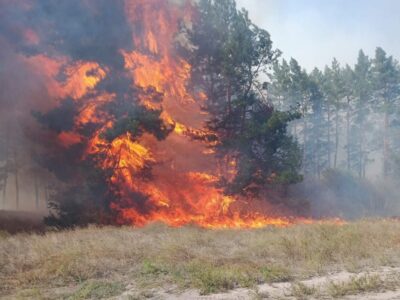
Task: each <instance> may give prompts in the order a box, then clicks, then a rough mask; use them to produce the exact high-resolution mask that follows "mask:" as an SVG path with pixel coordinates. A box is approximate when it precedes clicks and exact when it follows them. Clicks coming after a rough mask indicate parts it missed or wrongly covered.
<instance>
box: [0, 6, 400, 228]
mask: <svg viewBox="0 0 400 300" xmlns="http://www.w3.org/2000/svg"><path fill="white" fill-rule="evenodd" d="M183 3H184V4H176V5H175V4H174V5H172V4H168V3H167V4H166V3H161V2H160V1H152V2H151V3H148V4H144V3H142V2H138V3H137V4H130V6H129V7H128V8H127V5H125V7H124V4H123V1H117V2H116V4H115V5H112V6H110V4H109V3H107V2H105V1H100V2H98V3H90V4H88V3H81V2H80V1H71V2H68V3H64V4H62V5H58V4H55V3H54V2H53V1H47V0H46V1H40V2H38V1H36V2H34V5H32V7H31V8H30V9H29V10H26V8H24V7H23V6H19V5H18V4H13V5H10V4H8V3H3V4H1V8H2V11H5V12H15V11H20V16H19V17H20V20H19V21H20V22H21V24H23V26H24V27H25V28H27V29H26V30H23V31H21V32H20V33H19V35H18V37H17V38H16V37H15V34H14V31H13V30H12V28H13V26H12V25H13V22H14V21H15V20H14V19H13V18H12V16H13V14H8V15H7V14H5V15H4V18H2V20H1V21H0V28H1V34H2V43H3V44H4V45H5V47H4V49H6V50H4V51H2V52H3V54H2V56H1V59H2V61H3V62H4V63H3V64H4V66H5V68H4V69H5V70H6V72H4V73H2V82H3V83H5V84H4V86H3V87H2V89H1V94H0V99H1V107H0V110H1V116H2V125H1V133H0V139H1V143H0V146H1V149H0V161H1V164H0V190H1V191H2V202H1V203H2V207H3V208H4V209H19V208H20V202H21V197H22V196H21V194H24V196H23V198H26V199H25V200H24V202H30V203H34V207H36V209H38V208H39V207H41V209H45V207H47V208H48V209H50V212H51V216H50V218H48V222H49V224H53V225H57V226H70V225H79V224H80V225H84V224H87V223H107V224H108V223H119V224H127V223H129V224H130V223H133V224H146V223H147V222H149V221H154V220H161V221H164V222H166V223H169V224H174V225H182V224H186V223H187V222H190V220H193V219H195V220H197V221H195V222H197V223H199V224H201V225H210V226H219V225H221V224H225V225H226V224H227V222H228V223H229V224H230V225H232V226H236V225H237V224H239V223H240V222H242V221H243V219H246V218H248V219H250V220H252V221H249V222H250V223H248V224H247V223H246V222H247V221H245V222H244V223H245V224H247V225H248V226H250V227H251V226H252V225H251V224H259V221H260V222H261V223H263V222H264V223H266V222H267V219H265V218H264V219H262V220H259V219H258V218H259V217H258V216H257V217H256V216H255V215H254V216H252V215H250V217H249V215H248V214H247V212H246V214H245V215H246V217H243V214H242V213H241V210H242V207H239V208H233V207H234V206H232V205H231V203H239V202H240V201H236V200H237V199H256V200H255V201H258V200H260V201H261V202H262V203H268V205H272V207H279V209H277V210H281V207H284V209H283V213H282V211H281V212H280V213H279V214H280V215H282V214H283V215H288V214H289V215H299V216H301V217H303V216H305V217H309V216H311V217H312V216H314V215H313V214H315V216H319V217H321V216H331V217H333V216H337V215H339V216H342V217H351V216H354V215H357V216H363V215H372V214H377V213H378V214H386V213H389V212H390V213H396V210H395V209H397V206H396V207H394V206H393V205H395V204H393V203H387V201H388V200H387V199H388V198H390V197H391V196H392V195H393V194H395V193H396V189H395V187H396V182H397V180H398V177H399V176H400V156H399V149H400V143H399V142H398V138H397V137H398V134H399V133H400V127H399V125H400V123H399V121H400V119H399V117H400V110H399V108H400V106H399V103H400V102H399V100H400V66H399V64H398V62H397V60H396V59H395V58H393V57H392V56H390V54H387V53H386V52H385V51H384V50H383V49H382V48H380V47H377V48H376V51H375V54H374V55H373V56H371V57H369V56H367V55H366V54H365V53H364V52H363V50H360V51H359V53H358V58H357V62H356V64H355V65H353V66H350V65H341V64H340V63H339V62H338V61H337V60H336V59H333V60H332V63H330V64H329V65H327V66H326V67H325V69H324V70H319V69H318V68H315V69H314V70H312V71H309V70H305V69H304V68H303V67H302V66H301V65H300V64H299V63H298V62H297V61H296V60H295V59H294V58H292V59H291V60H290V61H287V60H285V59H284V58H282V52H281V51H280V50H279V49H277V48H275V45H273V42H272V39H271V36H270V34H269V33H268V32H267V31H266V30H264V29H262V28H260V27H258V26H257V25H255V24H254V23H253V22H252V21H251V20H250V18H249V16H248V13H247V11H245V10H244V9H243V10H239V9H238V8H237V7H236V3H235V1H233V0H221V1H210V0H202V1H199V2H190V1H184V2H183ZM94 10H98V11H99V14H100V15H98V14H94V13H93V11H94ZM124 10H126V11H128V13H124ZM153 10H154V11H158V12H160V14H159V16H155V15H153V14H152V11H153ZM157 17H158V18H159V20H158V21H157V22H155V23H154V25H151V24H150V25H149V23H148V22H147V19H151V18H157ZM99 18H101V19H102V20H104V22H103V23H101V24H102V25H100V26H98V19H99ZM65 22H67V23H68V24H74V25H73V26H74V28H75V29H74V30H73V31H70V30H69V29H68V27H66V26H65ZM163 22H164V23H167V24H168V25H169V28H168V26H161V27H160V26H158V25H160V24H163ZM46 24H52V26H51V27H48V26H46ZM107 24H113V26H114V27H115V28H117V30H116V31H114V30H110V29H109V28H108V27H107ZM142 24H145V25H142ZM157 26H158V27H157ZM116 32H117V33H116ZM210 36H212V37H213V38H212V39H210ZM7 61H15V62H16V63H17V65H18V66H19V68H17V69H15V68H14V67H13V64H11V63H6V62H7ZM51 68H54V69H55V71H52V73H51V72H49V71H48V70H50V69H51ZM23 74H24V75H23ZM26 74H36V75H37V74H39V76H36V77H37V78H35V79H29V77H30V76H29V75H26ZM3 79H4V80H3ZM21 80H26V82H27V83H26V84H25V86H24V87H22V88H20V87H17V86H16V83H15V82H16V81H21ZM19 89H20V90H21V91H19V92H16V91H18V90H19ZM32 95H33V96H32ZM178 100H179V101H178ZM174 101H175V102H176V103H175V102H174ZM177 103H178V104H177ZM188 103H189V104H188ZM155 144H157V145H158V146H157V147H156V148H154V146H152V145H155ZM182 147H183V148H182ZM161 149H163V151H164V152H162V153H163V154H160V153H161ZM187 151H192V154H191V158H190V160H191V162H190V163H188V162H187V161H184V159H185V155H186V154H185V153H186V152H187ZM165 153H167V154H165ZM205 153H208V155H210V156H205ZM162 155H166V157H162V158H161V156H162ZM167 161H173V163H169V162H168V163H167ZM216 165H218V168H216V167H215V166H216ZM171 174H174V176H175V181H174V182H171V180H170V175H171ZM382 183H384V184H383V185H382ZM389 185H390V188H388V186H389ZM186 186H188V187H190V188H189V189H188V190H185V189H184V188H183V187H186ZM179 189H182V191H181V192H179V193H178V194H179V195H177V192H176V190H179ZM382 189H384V190H385V191H386V194H385V195H384V194H382ZM206 190H207V192H205V191H206ZM201 194H204V195H205V196H204V198H202V197H200V198H199V195H201ZM328 194H329V195H328ZM327 195H328V196H327ZM214 197H216V198H217V199H219V200H218V201H217V202H218V204H215V203H214V202H213V201H211V200H210V199H211V198H214ZM328 198H329V199H328ZM383 198H384V199H383ZM251 201H252V200H251ZM194 202H196V204H195V205H194V204H193V203H194ZM211 203H213V204H211ZM226 203H229V204H226ZM321 203H322V204H321ZM226 205H228V207H229V209H228V210H229V212H228V213H226ZM28 206H29V205H28ZM188 206H189V207H190V209H188ZM29 207H32V205H30V206H29ZM167 207H168V208H167ZM231 207H232V210H231ZM270 208H271V207H268V208H267V209H270ZM316 208H317V209H316ZM182 210H183V211H184V213H183V214H182V215H181V216H180V218H176V216H175V214H176V213H177V212H178V211H182ZM235 210H238V211H239V215H241V217H239V219H238V220H236V219H235V220H234V221H232V222H233V223H232V224H231V223H230V221H228V220H231V219H232V218H234V217H232V216H234V215H235V216H236V215H237V214H235ZM263 210H265V207H263ZM272 211H275V208H273V209H272ZM263 213H265V212H263ZM221 214H222V216H221ZM268 214H269V213H268ZM272 215H273V213H272ZM172 216H174V217H172ZM235 218H236V217H235ZM178 219H179V221H177V220H178ZM173 220H174V221H173ZM239 220H240V222H239ZM237 222H239V223H237ZM240 224H241V223H240ZM247 225H246V226H247ZM239 226H241V225H239Z"/></svg>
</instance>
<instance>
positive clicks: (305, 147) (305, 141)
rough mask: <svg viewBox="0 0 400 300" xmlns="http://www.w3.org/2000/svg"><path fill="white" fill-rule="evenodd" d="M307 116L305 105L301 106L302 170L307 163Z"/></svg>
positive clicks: (304, 169)
mask: <svg viewBox="0 0 400 300" xmlns="http://www.w3.org/2000/svg"><path fill="white" fill-rule="evenodd" d="M307 131H308V128H307V117H306V107H305V105H304V108H303V171H304V172H305V171H306V164H307V149H308V148H307V134H308V132H307Z"/></svg>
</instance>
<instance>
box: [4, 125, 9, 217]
mask: <svg viewBox="0 0 400 300" xmlns="http://www.w3.org/2000/svg"><path fill="white" fill-rule="evenodd" d="M5 122H6V126H4V128H6V138H5V142H4V152H5V154H6V157H5V163H6V170H5V174H4V180H3V185H4V188H3V195H2V198H3V199H2V200H3V208H4V209H5V208H6V201H7V199H6V198H7V184H8V174H9V172H8V170H9V157H8V155H9V145H10V125H9V123H8V122H7V120H6V121H5Z"/></svg>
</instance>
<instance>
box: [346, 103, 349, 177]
mask: <svg viewBox="0 0 400 300" xmlns="http://www.w3.org/2000/svg"><path fill="white" fill-rule="evenodd" d="M346 137H347V171H350V97H348V96H347V112H346Z"/></svg>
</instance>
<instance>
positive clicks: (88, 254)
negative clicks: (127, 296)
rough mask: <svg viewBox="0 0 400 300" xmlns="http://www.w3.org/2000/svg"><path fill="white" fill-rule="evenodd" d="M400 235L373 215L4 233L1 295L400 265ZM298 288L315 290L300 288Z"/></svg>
mask: <svg viewBox="0 0 400 300" xmlns="http://www.w3.org/2000/svg"><path fill="white" fill-rule="evenodd" d="M399 232H400V223H399V222H398V221H389V220H380V221H372V220H370V221H359V222H356V223H350V224H346V225H341V226H337V225H330V224H315V225H298V226H293V227H290V228H265V229H260V230H215V231H212V230H204V229H199V228H195V227H185V228H175V229H174V228H168V227H166V226H163V225H160V224H154V225H152V226H148V227H146V228H141V229H132V228H128V227H125V228H113V227H105V228H87V229H78V230H73V231H63V232H48V233H46V234H45V235H37V234H31V235H28V234H17V235H6V234H0V294H16V291H17V289H25V290H31V291H34V292H35V293H36V292H37V293H42V294H43V291H44V290H46V289H50V288H53V289H54V288H57V287H65V286H67V285H71V284H72V285H75V286H77V288H76V289H75V290H74V291H73V293H72V292H71V293H69V294H68V295H64V296H63V297H64V298H67V299H68V298H70V299H85V298H90V297H93V294H92V293H94V291H93V286H94V287H96V288H95V290H96V292H97V290H98V289H99V286H98V285H100V287H101V288H100V290H102V291H104V293H105V294H107V295H108V294H110V295H113V294H115V293H117V292H118V293H120V292H122V291H123V289H124V286H125V285H127V284H128V283H134V284H135V286H137V287H138V288H141V289H149V288H151V287H157V286H160V285H166V286H171V285H177V286H178V287H180V288H182V289H185V288H197V289H199V290H200V291H201V293H204V294H207V293H214V292H217V291H223V290H229V289H232V288H235V287H239V286H241V287H252V286H254V285H256V284H259V283H262V282H273V281H288V280H299V279H302V278H306V277H309V276H313V275H321V274H326V273H328V272H333V271H339V270H350V271H358V270H365V269H368V268H375V267H378V266H391V265H397V264H398V263H399V262H400V236H399ZM371 282H372V281H368V282H367V283H368V286H372V285H373V283H374V282H372V283H371ZM370 283H371V284H370ZM336 288H338V290H343V289H344V288H343V287H340V286H337V287H336ZM331 290H332V292H331V294H332V296H334V294H335V293H336V294H340V292H335V291H334V290H335V287H333V286H332V287H331ZM294 292H295V293H298V294H301V293H306V294H307V293H311V290H307V289H306V290H305V289H304V286H295V287H294ZM346 293H347V292H346ZM95 296H96V295H95ZM22 298H24V297H22ZM43 298H46V297H43ZM95 298H96V297H95Z"/></svg>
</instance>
